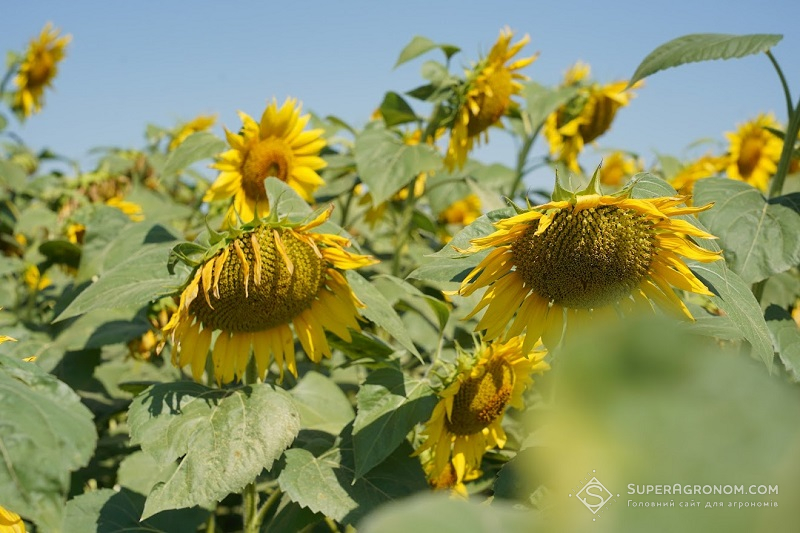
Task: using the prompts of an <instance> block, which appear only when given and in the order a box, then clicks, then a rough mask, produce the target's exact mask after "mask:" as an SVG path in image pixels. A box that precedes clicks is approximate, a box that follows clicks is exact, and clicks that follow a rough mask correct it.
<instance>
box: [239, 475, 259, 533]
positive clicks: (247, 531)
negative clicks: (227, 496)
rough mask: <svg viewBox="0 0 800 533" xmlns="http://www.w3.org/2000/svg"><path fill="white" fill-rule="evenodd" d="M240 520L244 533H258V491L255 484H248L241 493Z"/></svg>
mask: <svg viewBox="0 0 800 533" xmlns="http://www.w3.org/2000/svg"><path fill="white" fill-rule="evenodd" d="M242 518H243V519H244V533H258V530H259V528H260V524H259V523H258V491H257V490H256V484H255V483H248V484H247V486H245V488H244V492H243V493H242Z"/></svg>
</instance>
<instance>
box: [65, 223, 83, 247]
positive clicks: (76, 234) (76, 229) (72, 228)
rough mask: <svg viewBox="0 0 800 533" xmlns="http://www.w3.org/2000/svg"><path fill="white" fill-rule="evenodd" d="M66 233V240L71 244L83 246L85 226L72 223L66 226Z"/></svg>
mask: <svg viewBox="0 0 800 533" xmlns="http://www.w3.org/2000/svg"><path fill="white" fill-rule="evenodd" d="M66 233H67V239H68V240H69V242H71V243H72V244H83V238H84V236H85V235H86V226H84V225H83V224H78V223H76V222H73V223H71V224H69V225H67V228H66Z"/></svg>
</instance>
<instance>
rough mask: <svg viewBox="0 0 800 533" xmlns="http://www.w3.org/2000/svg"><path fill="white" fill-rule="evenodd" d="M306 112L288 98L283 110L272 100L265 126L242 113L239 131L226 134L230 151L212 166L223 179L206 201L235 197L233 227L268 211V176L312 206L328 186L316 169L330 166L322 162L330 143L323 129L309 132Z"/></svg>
mask: <svg viewBox="0 0 800 533" xmlns="http://www.w3.org/2000/svg"><path fill="white" fill-rule="evenodd" d="M301 109H302V105H301V104H298V103H297V100H295V99H293V98H288V99H287V100H286V101H285V102H284V103H283V105H282V106H281V107H280V109H279V108H278V104H277V102H276V101H275V100H273V101H272V103H270V104H269V105H268V106H267V109H266V110H265V111H264V114H263V115H261V121H260V122H256V121H255V120H253V119H252V118H251V117H250V116H248V115H247V114H245V113H242V112H240V113H239V116H240V117H241V119H242V129H241V130H240V132H239V133H231V132H230V131H228V130H227V129H226V130H225V136H226V138H227V140H228V144H229V145H230V146H231V149H230V150H228V151H227V152H224V153H223V154H222V155H220V157H219V161H217V163H215V164H213V165H212V168H216V169H217V170H219V171H220V174H219V177H218V178H217V180H216V181H215V182H214V183H213V184H212V185H211V187H210V188H209V189H208V191H207V192H206V194H205V196H204V197H203V200H204V201H206V202H210V201H214V200H225V199H230V198H233V203H232V205H231V207H230V209H229V210H228V217H227V224H228V225H229V226H231V227H233V226H235V225H236V223H237V221H238V220H241V221H242V222H244V223H248V222H250V221H252V220H253V219H254V218H256V209H258V213H260V214H262V215H263V214H266V213H267V212H268V210H269V206H268V205H267V194H266V191H265V189H264V180H265V179H267V178H268V177H275V178H278V179H279V180H281V181H283V182H285V183H286V184H287V185H289V186H290V187H291V188H292V189H294V190H295V191H297V193H298V194H299V195H300V196H301V197H302V198H303V199H304V200H306V201H307V202H309V203H312V202H313V201H314V191H316V190H317V188H319V186H320V185H322V184H323V183H324V182H323V181H322V178H321V177H320V176H319V174H317V170H320V169H322V168H324V167H325V165H326V163H325V161H324V160H323V159H322V158H321V157H319V152H320V150H322V148H323V147H325V139H323V138H322V130H321V129H312V130H307V131H305V127H306V125H307V124H308V121H309V119H310V118H311V117H310V115H301V114H300V112H301Z"/></svg>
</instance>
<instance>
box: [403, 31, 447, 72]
mask: <svg viewBox="0 0 800 533" xmlns="http://www.w3.org/2000/svg"><path fill="white" fill-rule="evenodd" d="M434 48H440V49H441V50H442V52H444V54H445V56H447V57H448V58H450V57H452V56H453V54H455V53H457V52H458V51H459V50H460V49H459V48H458V47H457V46H453V45H451V44H437V43H435V42H433V41H431V40H430V39H428V38H427V37H423V36H421V35H415V36H414V38H413V39H411V42H410V43H408V44H407V45H406V46H405V47H404V48H403V50H401V51H400V56H399V57H398V58H397V62H395V64H394V68H397V67H399V66H400V65H402V64H403V63H405V62H407V61H411V60H412V59H414V58H416V57H419V56H421V55H422V54H424V53H425V52H429V51H431V50H433V49H434Z"/></svg>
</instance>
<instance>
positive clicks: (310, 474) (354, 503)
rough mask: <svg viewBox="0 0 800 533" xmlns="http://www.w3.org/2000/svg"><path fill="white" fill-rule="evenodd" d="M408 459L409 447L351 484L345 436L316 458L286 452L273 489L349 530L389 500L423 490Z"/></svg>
mask: <svg viewBox="0 0 800 533" xmlns="http://www.w3.org/2000/svg"><path fill="white" fill-rule="evenodd" d="M411 453H412V449H411V446H410V445H408V444H403V445H402V446H400V447H399V448H398V449H397V450H395V452H394V453H393V454H391V455H390V456H389V457H388V458H387V459H386V461H384V462H383V463H381V464H380V465H379V466H377V467H375V468H374V469H372V471H371V472H370V473H369V474H367V475H366V476H364V477H362V478H359V479H356V478H355V471H354V468H355V465H354V458H353V444H352V439H351V437H350V435H349V434H348V432H347V430H345V433H344V434H343V437H342V442H341V443H340V444H339V445H338V446H334V447H333V448H330V449H328V450H325V451H323V452H321V453H319V454H318V455H317V456H315V455H314V454H313V453H311V452H310V451H308V450H305V449H301V448H297V449H295V448H293V449H291V450H287V451H286V454H285V458H286V459H285V460H286V464H285V466H284V468H283V470H282V471H281V474H280V476H278V483H279V484H280V487H281V490H282V491H283V492H285V493H286V494H287V495H288V496H289V497H290V498H291V499H292V500H293V501H295V502H297V503H299V504H300V505H302V506H303V507H307V508H309V509H310V510H312V511H314V512H318V513H323V514H324V515H325V516H328V517H331V518H333V519H334V520H336V521H338V522H342V523H345V524H353V523H355V522H356V521H357V520H359V519H360V518H361V517H362V516H363V515H364V514H366V513H368V512H369V511H370V510H372V509H374V508H375V507H378V506H379V505H381V504H383V503H385V502H387V501H389V500H394V499H398V498H402V497H405V496H408V495H409V494H412V493H414V492H417V491H421V490H427V488H428V484H427V482H426V481H425V475H424V474H423V472H422V467H421V466H420V463H419V460H418V459H417V458H415V457H411Z"/></svg>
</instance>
